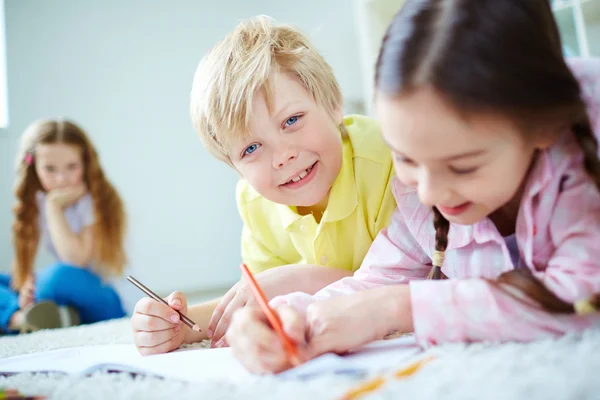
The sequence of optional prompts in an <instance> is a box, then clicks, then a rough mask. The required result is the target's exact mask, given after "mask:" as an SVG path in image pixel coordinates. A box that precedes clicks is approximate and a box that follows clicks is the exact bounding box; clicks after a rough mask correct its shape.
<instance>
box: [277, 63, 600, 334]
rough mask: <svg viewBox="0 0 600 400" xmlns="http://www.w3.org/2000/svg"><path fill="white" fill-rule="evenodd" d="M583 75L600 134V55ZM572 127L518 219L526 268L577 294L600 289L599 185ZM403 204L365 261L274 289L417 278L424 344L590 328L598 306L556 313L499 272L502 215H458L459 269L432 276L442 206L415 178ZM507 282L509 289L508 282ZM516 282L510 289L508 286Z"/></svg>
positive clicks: (455, 258) (327, 291)
mask: <svg viewBox="0 0 600 400" xmlns="http://www.w3.org/2000/svg"><path fill="white" fill-rule="evenodd" d="M570 65H571V67H572V69H573V72H574V73H575V75H576V76H577V78H578V79H579V81H580V82H581V85H582V90H583V94H584V97H585V100H586V103H587V104H588V106H589V114H590V117H591V120H592V127H593V129H594V131H595V133H596V137H598V136H600V60H599V59H588V60H579V59H577V60H570ZM582 159H583V155H582V152H581V149H580V147H579V145H578V144H577V143H576V141H575V138H574V136H573V135H572V133H571V132H565V134H564V135H563V136H562V137H561V139H560V140H559V141H558V142H557V143H556V144H554V145H553V146H552V147H551V148H549V149H548V150H547V151H545V152H543V153H541V154H540V156H539V157H538V159H537V161H536V164H535V166H534V168H533V170H532V172H531V174H530V176H529V178H528V182H527V185H526V189H525V192H524V196H523V200H522V204H521V207H520V210H519V215H518V218H517V226H516V238H517V243H518V246H519V251H520V255H521V258H522V260H523V262H524V264H525V266H526V267H527V268H529V269H530V270H531V271H532V272H533V274H534V275H535V276H536V277H537V278H538V279H540V280H541V281H543V282H544V284H545V285H546V286H547V287H548V288H550V289H551V290H552V291H553V292H554V293H556V295H557V296H559V297H560V298H562V299H563V300H565V301H568V302H575V301H577V300H579V299H582V298H586V297H588V296H589V295H591V294H592V293H595V292H600V261H599V260H600V192H599V191H598V189H597V188H596V186H595V184H594V183H593V182H592V180H591V179H590V178H589V177H588V176H587V175H586V173H585V171H584V169H583V167H582ZM394 196H395V198H396V201H397V205H398V208H397V209H396V211H395V213H394V215H393V216H392V221H391V223H390V225H389V226H388V228H386V229H384V230H383V231H382V232H381V233H380V234H379V236H378V237H377V238H376V239H375V241H374V242H373V245H372V246H371V249H370V250H369V252H368V254H367V256H366V258H365V259H364V261H363V264H362V266H361V268H360V269H359V270H358V271H356V273H355V274H354V276H353V277H349V278H345V279H342V280H340V281H338V282H335V283H333V284H331V285H330V286H328V287H326V288H324V289H323V290H321V291H320V292H318V293H317V294H315V295H314V296H309V295H307V294H304V293H292V294H290V295H287V296H282V297H278V298H275V299H273V301H272V304H273V305H274V306H276V305H278V304H281V303H283V302H285V303H288V304H291V305H292V306H294V307H296V308H297V309H298V310H300V311H304V310H306V308H307V307H308V305H309V304H310V303H311V302H313V301H315V300H318V299H324V298H328V297H330V296H335V295H343V294H349V293H353V292H355V291H359V290H365V289H369V288H374V287H378V286H381V285H390V284H402V283H406V284H409V285H410V288H411V302H412V310H413V323H414V327H415V335H416V337H417V339H418V341H419V342H420V343H421V344H422V345H428V344H436V343H442V342H452V341H478V340H489V341H506V340H517V341H528V340H533V339H537V338H541V337H549V336H557V335H560V334H563V333H565V332H567V331H572V330H576V331H579V330H582V329H584V328H586V327H589V326H591V325H593V324H596V323H597V322H598V321H600V318H598V314H596V315H592V316H589V315H588V316H578V315H556V314H555V315H552V314H549V313H546V312H545V311H543V310H541V309H540V308H539V307H538V306H537V305H536V304H533V303H532V302H531V301H530V300H529V299H527V298H524V297H523V296H522V295H520V294H519V293H518V292H516V291H514V290H513V289H512V288H500V287H498V286H497V285H494V284H490V281H488V280H487V279H495V278H496V277H498V276H499V275H500V274H502V273H503V272H505V271H509V270H511V269H513V268H514V266H513V263H512V261H511V257H510V254H509V251H508V248H507V246H506V243H505V241H504V238H503V237H502V236H501V235H500V233H499V232H498V230H497V229H496V227H495V225H494V224H493V223H492V222H491V221H490V220H489V219H485V220H482V221H480V222H478V223H476V224H474V225H471V226H463V225H455V224H452V225H451V227H450V233H449V242H448V249H447V251H446V260H445V262H444V266H443V268H442V271H443V272H444V274H446V275H447V276H448V277H449V278H450V279H448V280H444V281H428V280H425V277H426V276H427V273H428V272H429V269H430V268H431V258H432V252H433V250H434V241H435V238H434V233H435V232H434V228H433V214H432V212H431V210H430V209H429V208H428V207H426V206H424V205H422V204H421V203H420V202H419V198H418V195H417V193H416V191H415V190H414V189H413V188H409V187H405V186H403V185H402V184H401V183H400V182H399V181H396V182H395V185H394ZM503 289H504V290H503ZM509 292H510V293H509Z"/></svg>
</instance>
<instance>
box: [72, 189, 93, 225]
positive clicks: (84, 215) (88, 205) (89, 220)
mask: <svg viewBox="0 0 600 400" xmlns="http://www.w3.org/2000/svg"><path fill="white" fill-rule="evenodd" d="M76 213H77V217H78V218H79V220H80V221H81V229H83V228H85V227H87V226H90V225H92V224H93V223H94V221H95V217H94V201H93V200H92V196H91V195H90V194H89V193H86V194H85V195H83V196H82V197H81V199H79V200H78V201H77V211H76Z"/></svg>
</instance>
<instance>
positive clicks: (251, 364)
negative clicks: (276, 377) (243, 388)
mask: <svg viewBox="0 0 600 400" xmlns="http://www.w3.org/2000/svg"><path fill="white" fill-rule="evenodd" d="M275 313H276V314H277V315H278V316H279V319H280V320H281V324H282V326H283V330H284V331H285V333H286V334H287V335H288V337H289V338H290V340H291V341H292V342H293V343H295V344H296V345H297V346H298V347H297V350H298V357H299V358H300V360H301V361H306V360H307V356H306V353H305V351H304V344H305V342H304V337H305V325H304V319H303V318H302V316H301V315H300V314H299V313H298V312H297V311H296V310H294V309H293V308H291V307H289V306H285V305H284V306H280V307H278V308H277V309H275ZM225 338H226V340H227V343H229V345H230V346H231V349H232V351H233V354H234V356H235V357H236V358H237V359H238V360H239V361H240V362H241V363H242V364H243V365H244V366H245V367H246V369H248V370H249V371H250V372H253V373H258V374H267V373H275V372H280V371H283V370H286V369H288V368H290V367H292V364H291V363H290V360H289V358H288V355H287V353H286V351H285V349H284V347H283V343H282V342H281V340H280V339H279V336H277V334H276V333H275V332H274V331H273V329H272V328H271V325H269V322H268V321H267V317H266V316H265V314H264V312H263V311H262V310H261V309H260V307H258V306H249V307H244V308H242V309H240V310H238V311H236V312H235V314H234V315H233V320H232V321H231V326H230V327H229V329H228V330H227V334H226V336H225Z"/></svg>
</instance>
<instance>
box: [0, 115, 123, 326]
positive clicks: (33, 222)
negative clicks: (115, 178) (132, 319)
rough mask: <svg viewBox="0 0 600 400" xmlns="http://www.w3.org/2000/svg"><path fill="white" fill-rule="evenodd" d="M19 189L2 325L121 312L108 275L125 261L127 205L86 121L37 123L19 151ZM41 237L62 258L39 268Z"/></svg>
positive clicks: (0, 301)
mask: <svg viewBox="0 0 600 400" xmlns="http://www.w3.org/2000/svg"><path fill="white" fill-rule="evenodd" d="M15 194H16V197H17V202H16V205H15V207H14V223H13V242H14V250H15V260H14V263H13V271H12V277H11V276H7V275H0V331H2V332H11V331H22V332H23V331H34V330H38V329H49V328H57V327H60V326H69V325H74V324H77V323H79V322H81V323H92V322H97V321H102V320H107V319H111V318H119V317H123V316H124V315H125V312H124V311H123V307H122V305H121V300H120V298H119V296H118V295H117V293H116V292H115V290H114V288H113V287H112V286H111V285H110V284H109V283H108V281H107V279H106V278H109V277H110V276H118V275H120V274H121V273H122V272H123V269H124V266H125V263H126V256H125V250H124V248H123V247H124V246H123V244H124V235H125V212H124V209H123V204H122V202H121V199H120V197H119V195H118V193H117V191H116V190H115V188H114V187H113V186H112V184H111V183H110V182H109V181H108V180H107V178H106V177H105V175H104V172H103V171H102V168H101V166H100V163H99V160H98V155H97V153H96V150H95V149H94V146H93V145H92V143H91V142H90V140H89V139H88V137H87V136H86V134H85V133H84V132H83V131H82V130H81V128H79V127H78V126H77V125H75V124H74V123H72V122H69V121H64V120H40V121H36V122H34V123H33V124H31V125H30V126H29V127H28V128H27V129H26V131H25V133H24V135H23V137H22V142H21V150H20V153H19V154H18V157H17V180H16V185H15ZM40 242H41V243H43V244H44V245H45V247H46V249H47V250H48V252H49V253H50V254H51V255H52V256H53V258H54V259H55V260H56V262H55V263H54V264H53V265H51V266H48V267H46V268H44V269H43V270H42V271H40V272H39V273H38V274H35V273H34V270H33V269H34V268H33V265H34V261H35V257H36V254H37V250H38V247H39V246H38V245H39V244H40ZM63 311H68V312H63Z"/></svg>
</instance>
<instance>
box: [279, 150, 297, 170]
mask: <svg viewBox="0 0 600 400" xmlns="http://www.w3.org/2000/svg"><path fill="white" fill-rule="evenodd" d="M297 157H298V153H297V152H296V151H295V150H293V149H287V150H285V151H284V152H282V153H281V154H279V155H276V156H275V157H273V168H275V169H280V168H283V167H284V166H285V165H287V164H288V163H289V162H290V161H293V160H295V159H296V158H297Z"/></svg>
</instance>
